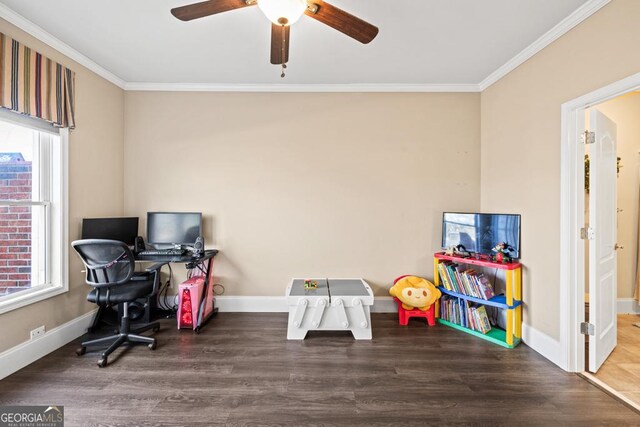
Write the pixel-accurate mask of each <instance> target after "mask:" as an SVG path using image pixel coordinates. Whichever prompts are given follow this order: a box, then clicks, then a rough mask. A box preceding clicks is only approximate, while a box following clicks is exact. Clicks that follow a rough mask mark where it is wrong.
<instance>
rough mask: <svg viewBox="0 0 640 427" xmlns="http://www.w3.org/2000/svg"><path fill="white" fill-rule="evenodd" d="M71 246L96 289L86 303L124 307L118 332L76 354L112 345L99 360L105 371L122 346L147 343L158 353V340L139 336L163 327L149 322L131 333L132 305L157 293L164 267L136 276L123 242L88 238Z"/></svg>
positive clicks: (89, 283) (83, 348)
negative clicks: (109, 361)
mask: <svg viewBox="0 0 640 427" xmlns="http://www.w3.org/2000/svg"><path fill="white" fill-rule="evenodd" d="M71 246H72V247H73V249H75V251H76V252H77V253H78V255H79V256H80V258H81V259H82V262H83V263H84V265H85V267H86V272H87V275H86V278H85V281H86V282H87V284H88V285H89V286H91V287H93V289H92V290H91V292H89V294H88V295H87V300H88V301H90V302H93V303H95V304H98V305H100V306H110V305H115V304H122V307H123V310H122V312H123V315H122V318H121V320H120V329H119V331H118V332H117V333H116V334H115V335H112V336H108V337H104V338H98V339H95V340H91V341H85V342H83V343H82V347H80V348H79V349H78V350H77V351H76V354H77V355H78V356H82V355H83V354H85V353H86V351H87V347H88V346H93V345H98V344H104V345H109V347H108V348H107V349H106V350H105V351H104V352H103V353H102V357H101V359H100V360H99V361H98V366H99V367H101V368H103V367H105V366H106V365H107V358H108V357H109V355H110V354H111V353H113V351H114V350H115V349H117V348H118V347H120V346H121V345H122V344H125V343H132V344H140V343H141V344H147V345H148V346H149V348H150V349H151V350H155V348H156V339H155V338H151V337H145V336H142V335H137V334H140V333H142V332H145V331H148V330H149V329H153V331H154V332H157V331H159V330H160V324H159V323H158V322H154V323H148V324H145V325H142V326H139V327H137V328H135V329H134V330H131V327H130V318H129V303H130V302H133V301H135V300H137V299H138V298H142V297H149V296H151V295H155V294H156V293H157V288H158V283H159V282H160V277H159V273H160V268H161V267H162V264H157V265H156V266H153V267H151V268H149V269H147V273H145V274H143V275H136V273H135V259H134V256H133V253H132V252H131V250H130V249H129V247H128V246H127V245H126V244H124V243H123V242H119V241H117V240H104V239H85V240H76V241H75V242H73V243H71Z"/></svg>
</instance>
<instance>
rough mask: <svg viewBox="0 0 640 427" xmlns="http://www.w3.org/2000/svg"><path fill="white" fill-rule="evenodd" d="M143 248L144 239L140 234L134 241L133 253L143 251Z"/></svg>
mask: <svg viewBox="0 0 640 427" xmlns="http://www.w3.org/2000/svg"><path fill="white" fill-rule="evenodd" d="M145 249H147V248H146V247H145V244H144V239H143V238H142V236H138V237H136V243H135V246H134V247H133V251H134V252H135V253H139V252H142V251H144V250H145Z"/></svg>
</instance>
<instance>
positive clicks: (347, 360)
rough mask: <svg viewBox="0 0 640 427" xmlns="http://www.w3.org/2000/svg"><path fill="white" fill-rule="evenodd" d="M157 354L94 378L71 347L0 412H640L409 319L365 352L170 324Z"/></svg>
mask: <svg viewBox="0 0 640 427" xmlns="http://www.w3.org/2000/svg"><path fill="white" fill-rule="evenodd" d="M157 337H158V339H159V345H158V349H157V350H156V351H151V350H149V349H148V348H147V347H137V348H133V349H128V350H124V354H122V357H120V358H119V359H116V360H113V362H112V364H111V365H109V366H108V367H107V368H104V369H99V368H98V367H97V366H96V364H95V362H96V360H97V359H98V357H97V354H95V353H93V354H92V353H88V354H87V355H85V356H83V357H76V356H75V354H74V349H75V347H76V345H77V344H69V345H67V346H65V347H63V348H61V349H59V350H57V351H55V352H54V353H52V354H50V355H48V356H46V357H45V358H43V359H41V360H39V361H38V362H36V363H34V364H32V365H30V366H28V367H27V368H25V369H23V370H21V371H20V372H17V373H16V374H14V375H12V376H10V377H8V378H6V379H4V380H2V381H0V404H58V405H64V406H65V415H66V421H67V422H66V425H67V426H75V425H78V426H90V425H122V426H131V425H155V426H160V425H188V426H194V425H202V426H205V425H213V424H226V425H265V424H267V425H310V424H312V425H350V426H351V425H394V424H395V425H428V424H434V425H437V424H439V425H451V424H467V425H468V424H491V425H594V424H610V425H616V426H620V425H640V415H638V414H637V413H635V412H633V411H632V410H631V409H629V408H628V407H626V406H624V405H623V404H621V403H619V402H618V401H616V400H614V399H613V398H612V397H610V396H609V395H607V394H605V393H604V392H602V391H600V390H599V389H597V388H596V387H594V386H593V385H591V384H589V383H588V382H587V381H585V380H583V379H581V378H580V377H578V376H577V375H574V374H568V373H565V372H563V371H562V370H560V369H559V368H557V367H556V366H555V365H553V364H552V363H550V362H548V361H547V360H546V359H544V358H543V357H542V356H540V355H538V354H537V353H536V352H534V351H533V350H531V349H529V348H528V347H526V346H525V345H520V346H519V347H517V348H516V349H514V350H507V349H503V348H501V347H498V346H495V345H493V344H490V343H488V342H485V341H482V340H480V339H477V338H474V337H472V336H469V335H466V334H463V333H460V332H457V331H455V330H453V329H450V328H447V327H444V326H442V325H438V326H435V327H431V328H428V327H426V326H425V324H424V323H422V322H420V321H419V320H415V321H411V322H410V323H409V326H406V327H403V326H399V325H398V322H397V319H396V316H395V315H391V314H374V315H373V337H374V339H373V341H354V340H353V339H352V338H351V336H350V335H349V334H346V333H316V334H312V335H310V336H309V337H308V338H307V339H306V340H304V341H299V342H296V341H287V340H286V339H285V337H286V314H280V313H277V314H276V313H274V314H239V313H238V314H235V313H221V314H219V315H218V317H217V318H215V319H214V320H212V321H211V323H210V324H209V325H208V327H207V328H206V329H205V330H203V332H202V333H201V334H200V335H193V334H192V333H190V332H188V331H181V332H178V331H177V330H176V329H175V323H174V322H168V321H167V323H164V324H163V330H162V331H161V332H159V333H158V334H157Z"/></svg>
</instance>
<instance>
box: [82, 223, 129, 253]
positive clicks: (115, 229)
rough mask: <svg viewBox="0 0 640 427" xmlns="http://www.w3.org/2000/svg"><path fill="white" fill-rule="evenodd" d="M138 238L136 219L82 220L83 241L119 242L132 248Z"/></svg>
mask: <svg viewBox="0 0 640 427" xmlns="http://www.w3.org/2000/svg"><path fill="white" fill-rule="evenodd" d="M137 236H138V217H137V216H136V217H126V218H84V219H83V220H82V238H83V239H110V240H119V241H121V242H124V243H126V244H127V245H129V246H133V245H134V243H135V240H136V237H137Z"/></svg>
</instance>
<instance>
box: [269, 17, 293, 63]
mask: <svg viewBox="0 0 640 427" xmlns="http://www.w3.org/2000/svg"><path fill="white" fill-rule="evenodd" d="M290 29H291V27H289V26H282V25H276V24H271V63H272V64H286V63H287V62H288V61H289V31H290Z"/></svg>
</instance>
